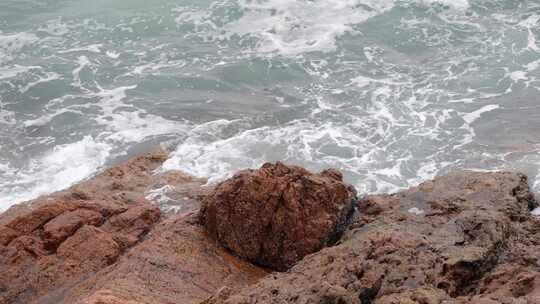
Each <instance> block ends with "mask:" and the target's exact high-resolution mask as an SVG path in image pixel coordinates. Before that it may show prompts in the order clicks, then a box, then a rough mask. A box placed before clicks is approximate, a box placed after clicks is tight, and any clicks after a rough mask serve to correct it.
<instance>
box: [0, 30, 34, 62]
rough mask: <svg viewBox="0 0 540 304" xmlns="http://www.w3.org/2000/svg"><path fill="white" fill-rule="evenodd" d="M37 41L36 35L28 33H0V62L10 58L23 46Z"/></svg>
mask: <svg viewBox="0 0 540 304" xmlns="http://www.w3.org/2000/svg"><path fill="white" fill-rule="evenodd" d="M36 41H38V37H37V36H36V35H34V34H29V33H24V32H23V33H18V34H12V35H2V34H1V33H0V64H1V63H4V62H6V61H9V60H11V59H12V57H13V55H14V54H15V53H17V52H18V51H20V50H21V49H22V48H24V47H25V46H29V45H31V44H32V43H34V42H36Z"/></svg>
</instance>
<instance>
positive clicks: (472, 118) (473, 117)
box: [463, 104, 500, 124]
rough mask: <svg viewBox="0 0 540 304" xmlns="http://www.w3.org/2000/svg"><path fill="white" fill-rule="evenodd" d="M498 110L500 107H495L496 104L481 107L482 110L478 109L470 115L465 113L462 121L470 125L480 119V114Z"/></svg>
mask: <svg viewBox="0 0 540 304" xmlns="http://www.w3.org/2000/svg"><path fill="white" fill-rule="evenodd" d="M499 108H500V106H499V105H496V104H494V105H486V106H483V107H482V108H480V109H478V110H476V111H473V112H471V113H467V114H465V115H463V120H465V121H466V122H467V123H468V124H471V123H473V122H474V121H475V120H477V119H478V118H480V116H482V114H484V113H487V112H490V111H493V110H496V109H499Z"/></svg>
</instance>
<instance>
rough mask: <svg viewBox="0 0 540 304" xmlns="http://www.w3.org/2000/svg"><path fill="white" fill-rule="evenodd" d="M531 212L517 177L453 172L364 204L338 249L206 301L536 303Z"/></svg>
mask: <svg viewBox="0 0 540 304" xmlns="http://www.w3.org/2000/svg"><path fill="white" fill-rule="evenodd" d="M536 205H537V203H536V201H535V200H534V198H533V196H532V194H531V192H530V191H529V187H528V185H527V179H526V177H525V176H523V175H521V174H516V173H478V172H467V171H465V172H456V173H453V174H450V175H448V176H444V177H440V178H437V179H435V180H433V181H428V182H425V183H424V184H422V185H420V186H418V187H415V188H411V189H409V190H407V191H404V192H400V193H397V194H395V195H378V196H369V197H366V198H364V199H362V200H361V201H360V202H359V204H358V207H359V210H358V212H357V213H356V214H355V219H354V221H353V223H352V224H351V226H350V228H349V229H348V231H346V232H345V234H344V236H343V237H342V239H341V241H340V242H339V244H337V245H336V246H333V247H329V248H325V249H323V250H321V251H319V252H317V253H315V254H312V255H309V256H307V257H305V258H304V259H303V260H302V261H300V262H299V263H298V264H297V265H296V266H294V267H293V268H291V269H290V270H289V271H288V272H286V273H278V274H275V275H272V276H269V277H266V278H264V279H262V280H261V281H260V282H259V283H257V284H255V285H254V286H250V287H248V288H244V289H242V290H241V291H239V292H236V293H232V294H231V295H230V296H227V297H223V296H221V297H218V296H216V297H213V298H211V299H210V300H209V303H213V304H218V303H220V304H222V303H227V304H233V303H234V304H240V303H241V304H249V303H268V304H277V303H279V304H285V303H344V304H345V303H347V304H368V303H374V304H398V303H400V304H409V303H410V304H426V303H427V304H432V303H433V304H435V303H436V304H443V303H444V304H465V303H485V304H491V303H514V304H518V303H519V304H521V303H540V265H539V263H538V260H539V258H540V221H539V220H538V219H537V218H534V217H531V216H530V214H529V211H530V209H531V208H534V207H536ZM411 208H417V209H418V210H422V211H423V212H422V213H419V212H414V213H411V212H409V210H410V209H411Z"/></svg>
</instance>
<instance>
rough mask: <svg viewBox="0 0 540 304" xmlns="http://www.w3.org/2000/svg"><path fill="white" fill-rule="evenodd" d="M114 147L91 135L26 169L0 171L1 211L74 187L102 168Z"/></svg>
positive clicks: (31, 163) (62, 146) (54, 152)
mask: <svg viewBox="0 0 540 304" xmlns="http://www.w3.org/2000/svg"><path fill="white" fill-rule="evenodd" d="M111 150H112V147H111V146H110V145H107V144H105V143H100V142H96V141H95V139H94V138H92V137H90V136H86V137H84V138H83V139H82V140H80V141H77V142H74V143H71V144H65V145H60V146H56V147H55V148H54V149H53V150H52V151H49V152H48V153H46V154H45V155H44V156H43V157H41V158H39V159H34V160H32V161H31V162H30V163H29V164H28V165H27V166H26V167H25V168H23V169H21V170H16V169H14V168H10V167H9V166H8V165H6V164H4V165H3V167H4V170H0V181H2V182H4V184H0V211H1V210H5V209H7V208H9V207H10V206H12V205H13V204H15V203H17V202H20V201H25V200H30V199H33V198H36V197H38V196H40V195H42V194H46V193H51V192H54V191H58V190H61V189H64V188H66V187H68V186H69V185H72V184H74V183H76V182H78V181H80V180H82V179H84V178H86V177H88V176H90V175H92V174H94V173H95V172H96V171H97V170H98V169H99V168H101V167H102V166H103V165H104V164H105V161H106V160H107V159H108V157H109V155H110V151H111Z"/></svg>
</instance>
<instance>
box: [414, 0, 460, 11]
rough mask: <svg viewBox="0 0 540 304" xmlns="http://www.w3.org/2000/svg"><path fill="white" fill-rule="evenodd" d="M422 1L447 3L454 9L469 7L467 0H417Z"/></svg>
mask: <svg viewBox="0 0 540 304" xmlns="http://www.w3.org/2000/svg"><path fill="white" fill-rule="evenodd" d="M419 1H420V2H422V3H425V4H434V3H438V4H442V5H448V6H450V7H452V8H455V9H468V8H469V7H470V4H469V1H468V0H419Z"/></svg>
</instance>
